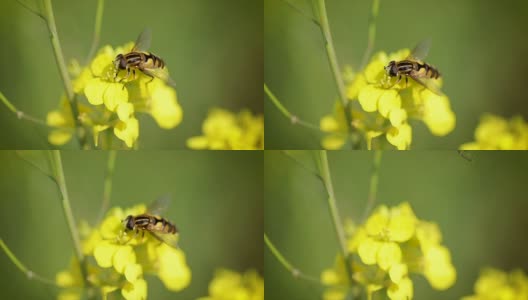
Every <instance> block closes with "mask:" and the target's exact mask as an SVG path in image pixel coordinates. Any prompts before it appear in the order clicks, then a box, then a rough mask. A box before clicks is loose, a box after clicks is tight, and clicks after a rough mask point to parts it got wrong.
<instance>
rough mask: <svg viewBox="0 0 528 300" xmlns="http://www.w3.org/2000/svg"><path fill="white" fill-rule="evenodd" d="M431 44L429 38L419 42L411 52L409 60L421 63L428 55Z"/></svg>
mask: <svg viewBox="0 0 528 300" xmlns="http://www.w3.org/2000/svg"><path fill="white" fill-rule="evenodd" d="M431 42H432V40H431V39H430V38H428V39H425V40H423V41H422V42H420V43H419V44H418V45H416V47H414V49H413V50H412V51H411V54H409V58H411V59H415V60H420V61H423V60H424V59H425V58H426V57H427V54H429V49H430V48H431Z"/></svg>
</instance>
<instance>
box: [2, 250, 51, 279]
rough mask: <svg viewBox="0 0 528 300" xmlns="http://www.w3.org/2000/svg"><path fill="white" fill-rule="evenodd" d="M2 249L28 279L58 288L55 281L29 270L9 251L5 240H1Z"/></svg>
mask: <svg viewBox="0 0 528 300" xmlns="http://www.w3.org/2000/svg"><path fill="white" fill-rule="evenodd" d="M0 247H1V248H2V249H3V250H4V252H5V254H6V255H7V257H9V259H10V260H11V262H13V264H15V266H16V267H17V268H18V269H19V270H20V271H21V272H22V273H24V274H25V275H26V276H27V278H28V279H35V280H38V281H40V282H42V283H45V284H49V285H52V286H55V287H57V284H56V283H55V282H54V281H53V280H50V279H47V278H44V277H42V276H40V275H38V274H36V273H35V272H33V271H31V270H29V269H28V268H27V267H26V266H25V265H24V264H23V263H22V262H21V261H20V260H19V259H18V258H17V257H16V256H15V254H14V253H13V252H12V251H11V249H9V247H7V245H6V244H5V243H4V240H3V239H0Z"/></svg>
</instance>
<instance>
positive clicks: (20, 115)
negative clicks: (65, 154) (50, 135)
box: [0, 92, 71, 130]
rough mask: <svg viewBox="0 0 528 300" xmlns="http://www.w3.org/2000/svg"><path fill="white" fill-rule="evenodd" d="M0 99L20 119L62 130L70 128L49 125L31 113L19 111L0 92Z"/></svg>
mask: <svg viewBox="0 0 528 300" xmlns="http://www.w3.org/2000/svg"><path fill="white" fill-rule="evenodd" d="M0 100H1V101H2V103H4V105H5V106H6V107H7V108H8V109H9V110H10V111H11V112H13V113H14V114H15V115H16V117H17V118H19V119H21V120H26V121H30V122H33V123H35V124H38V125H41V126H45V127H48V128H53V129H63V130H71V128H68V127H60V126H53V125H49V124H47V123H46V122H45V121H44V120H41V119H39V118H36V117H33V116H31V115H28V114H26V113H25V112H23V111H20V110H18V109H17V108H16V107H15V105H13V103H11V102H10V101H9V100H8V99H7V98H6V96H5V95H4V94H3V93H2V92H0Z"/></svg>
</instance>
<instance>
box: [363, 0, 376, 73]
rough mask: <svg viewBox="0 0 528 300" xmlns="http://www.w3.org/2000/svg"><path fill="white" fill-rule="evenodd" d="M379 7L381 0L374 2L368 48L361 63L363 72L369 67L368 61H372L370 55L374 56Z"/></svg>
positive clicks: (374, 0)
mask: <svg viewBox="0 0 528 300" xmlns="http://www.w3.org/2000/svg"><path fill="white" fill-rule="evenodd" d="M379 6H380V1H379V0H372V9H371V12H370V18H369V27H368V41H367V48H366V49H365V53H364V54H363V60H362V61H361V67H360V70H363V69H364V68H365V67H366V66H367V63H368V60H369V59H370V55H372V49H374V41H375V40H376V18H377V17H378V12H379Z"/></svg>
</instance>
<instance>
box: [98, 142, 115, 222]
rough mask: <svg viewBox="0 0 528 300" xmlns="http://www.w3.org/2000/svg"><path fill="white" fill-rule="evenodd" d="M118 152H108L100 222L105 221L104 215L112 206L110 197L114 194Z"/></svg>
mask: <svg viewBox="0 0 528 300" xmlns="http://www.w3.org/2000/svg"><path fill="white" fill-rule="evenodd" d="M116 156H117V151H116V150H110V151H109V152H108V161H107V162H106V174H105V179H104V189H103V202H102V203H101V211H100V212H99V218H98V219H99V222H100V221H101V220H102V219H103V217H104V214H105V213H106V211H107V210H108V207H109V205H110V196H111V194H112V179H113V176H114V168H115V161H116Z"/></svg>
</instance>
